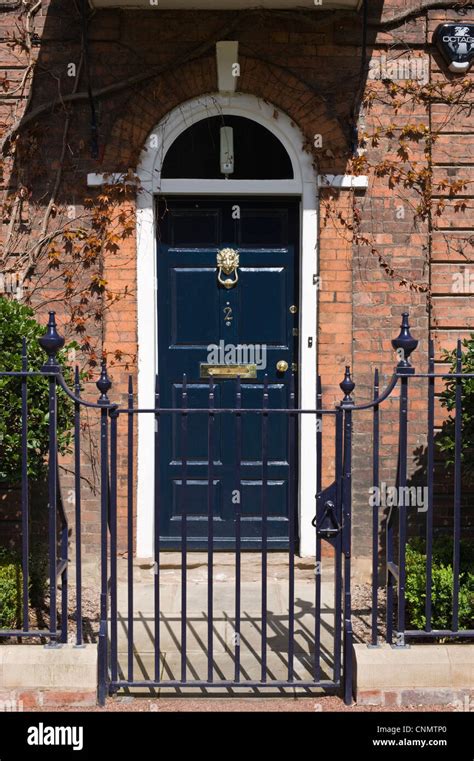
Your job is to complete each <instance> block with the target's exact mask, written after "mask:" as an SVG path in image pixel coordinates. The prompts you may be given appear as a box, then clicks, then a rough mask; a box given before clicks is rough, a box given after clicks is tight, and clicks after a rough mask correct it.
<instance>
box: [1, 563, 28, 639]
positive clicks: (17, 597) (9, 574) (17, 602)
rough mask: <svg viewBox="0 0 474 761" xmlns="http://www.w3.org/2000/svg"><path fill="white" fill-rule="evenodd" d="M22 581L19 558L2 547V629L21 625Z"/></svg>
mask: <svg viewBox="0 0 474 761" xmlns="http://www.w3.org/2000/svg"><path fill="white" fill-rule="evenodd" d="M22 583H23V582H22V573H21V566H20V563H19V560H18V558H17V557H16V556H15V555H13V554H12V553H9V552H7V551H6V550H2V549H0V629H15V628H17V627H18V626H20V617H21V592H22Z"/></svg>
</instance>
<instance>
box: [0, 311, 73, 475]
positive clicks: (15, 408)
mask: <svg viewBox="0 0 474 761" xmlns="http://www.w3.org/2000/svg"><path fill="white" fill-rule="evenodd" d="M44 332H45V328H44V325H40V324H39V323H38V322H37V321H36V320H35V318H34V312H33V310H32V309H30V308H29V307H26V306H23V305H21V304H19V303H18V302H17V301H13V300H10V299H6V298H0V370H3V371H16V370H21V353H22V339H23V338H25V339H26V341H27V354H28V368H29V369H30V370H39V368H40V367H41V366H42V365H43V364H44V363H45V361H46V355H45V353H44V351H43V350H42V348H41V347H40V345H39V343H38V339H39V338H40V337H41V336H42V335H43V334H44ZM71 348H77V344H75V343H70V344H69V345H68V346H67V347H66V348H64V349H63V350H62V351H60V352H59V353H58V361H59V364H61V365H62V366H63V367H64V364H65V360H66V356H67V351H68V350H69V349H71ZM64 377H65V379H66V382H67V383H68V384H69V385H71V382H72V371H71V370H70V369H69V368H66V369H65V370H64ZM0 397H1V399H2V405H1V409H0V482H4V483H5V482H6V483H8V484H15V483H17V482H18V481H20V479H21V381H20V379H19V378H9V377H4V378H0ZM73 414H74V407H73V404H72V402H71V401H70V399H68V398H67V397H66V395H65V394H64V392H63V391H61V390H60V389H59V390H58V414H57V421H58V425H57V430H58V450H59V452H60V453H61V454H65V453H66V452H67V451H69V446H70V442H71V436H72V434H71V430H72V425H73ZM27 443H28V475H29V476H30V477H31V478H33V479H36V480H39V479H41V478H42V477H43V476H44V471H45V461H46V455H47V452H48V446H49V410H48V379H47V378H42V377H40V376H39V377H33V378H29V379H28V438H27Z"/></svg>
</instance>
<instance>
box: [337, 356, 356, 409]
mask: <svg viewBox="0 0 474 761" xmlns="http://www.w3.org/2000/svg"><path fill="white" fill-rule="evenodd" d="M339 388H340V389H341V391H343V392H344V399H343V400H342V402H341V406H343V407H344V406H353V404H354V401H353V399H352V397H351V394H352V392H353V391H354V389H355V383H354V381H353V380H352V378H351V368H350V365H346V371H345V373H344V379H343V380H342V381H341V382H340V384H339Z"/></svg>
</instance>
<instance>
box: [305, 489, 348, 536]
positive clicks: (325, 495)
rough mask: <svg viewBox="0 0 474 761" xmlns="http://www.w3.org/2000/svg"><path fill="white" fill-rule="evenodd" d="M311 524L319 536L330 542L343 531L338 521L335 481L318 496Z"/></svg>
mask: <svg viewBox="0 0 474 761" xmlns="http://www.w3.org/2000/svg"><path fill="white" fill-rule="evenodd" d="M311 523H312V525H313V526H314V528H315V529H316V533H317V535H318V536H320V537H321V538H322V539H326V540H328V541H331V539H335V538H336V537H337V536H338V534H339V532H340V531H341V530H342V526H341V524H340V522H339V520H338V510H337V506H336V482H335V481H334V482H333V483H332V484H331V485H330V486H328V487H327V489H323V491H321V492H319V494H317V495H316V515H315V516H314V518H313V520H312V521H311Z"/></svg>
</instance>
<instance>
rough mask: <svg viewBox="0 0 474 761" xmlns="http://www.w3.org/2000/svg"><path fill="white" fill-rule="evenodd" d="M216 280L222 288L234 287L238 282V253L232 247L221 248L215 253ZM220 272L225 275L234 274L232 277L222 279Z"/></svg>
mask: <svg viewBox="0 0 474 761" xmlns="http://www.w3.org/2000/svg"><path fill="white" fill-rule="evenodd" d="M217 268H218V273H217V280H218V282H219V283H220V284H221V285H223V286H224V288H234V286H236V285H237V283H238V282H239V274H238V272H237V270H238V269H239V255H238V253H237V251H235V249H233V248H223V249H221V250H220V251H219V252H218V254H217ZM222 273H224V274H225V275H232V274H233V275H234V278H233V279H232V278H230V277H229V278H227V279H226V280H224V279H223V277H222Z"/></svg>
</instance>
